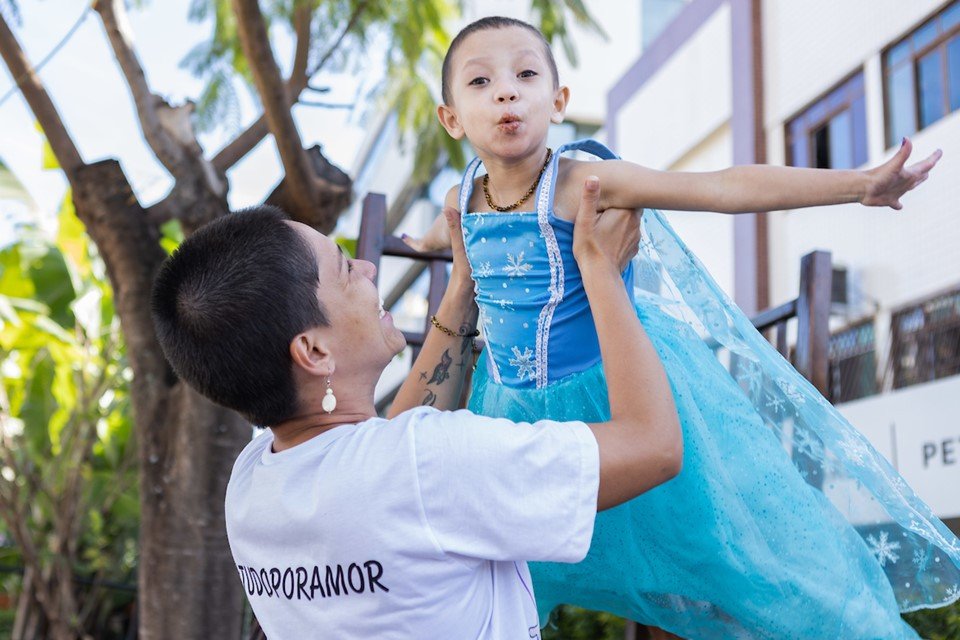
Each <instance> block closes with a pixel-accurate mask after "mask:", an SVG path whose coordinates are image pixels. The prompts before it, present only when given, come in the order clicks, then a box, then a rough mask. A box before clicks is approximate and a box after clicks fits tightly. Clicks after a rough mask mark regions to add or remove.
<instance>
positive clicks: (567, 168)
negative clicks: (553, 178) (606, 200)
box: [553, 157, 607, 222]
mask: <svg viewBox="0 0 960 640" xmlns="http://www.w3.org/2000/svg"><path fill="white" fill-rule="evenodd" d="M603 162H607V161H605V160H600V161H596V160H576V159H574V158H565V157H561V158H560V161H559V162H558V164H557V185H556V187H555V188H554V192H553V213H554V215H556V216H557V217H558V218H562V219H564V220H569V221H570V222H573V221H574V219H576V217H577V209H579V208H580V196H581V194H582V190H583V183H584V181H586V179H587V178H588V177H589V176H592V175H598V174H600V173H602V171H600V170H599V168H600V165H601V164H602V163H603ZM600 191H601V193H602V191H603V181H602V180H601V182H600Z"/></svg>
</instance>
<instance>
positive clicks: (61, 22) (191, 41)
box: [0, 0, 375, 244]
mask: <svg viewBox="0 0 960 640" xmlns="http://www.w3.org/2000/svg"><path fill="white" fill-rule="evenodd" d="M90 4H91V2H89V0H21V1H20V12H21V16H22V22H21V24H20V25H16V24H12V25H11V26H12V27H13V29H14V33H15V35H16V37H17V39H18V40H19V42H20V45H21V46H22V47H23V49H24V51H25V52H26V55H27V57H28V58H29V60H30V61H31V63H32V64H33V65H34V66H36V65H37V64H38V63H39V62H40V61H41V60H42V59H43V58H44V56H46V55H47V54H48V53H49V52H50V51H51V50H52V49H53V48H54V47H55V46H56V45H57V43H58V42H59V41H60V40H61V38H63V36H64V35H65V34H66V33H67V32H68V31H70V29H71V27H72V26H73V25H74V24H75V23H76V22H77V21H78V19H81V17H82V22H81V24H80V26H79V28H78V29H77V30H76V32H75V33H74V34H73V35H72V37H71V38H70V39H69V41H68V42H67V43H66V45H64V46H63V47H62V48H61V49H60V50H59V52H57V53H56V55H54V56H53V57H52V58H51V59H50V61H49V62H48V63H47V64H46V65H45V66H44V67H43V68H42V69H41V71H40V78H41V80H42V82H43V84H44V86H45V87H46V89H47V92H48V93H49V94H50V95H51V97H52V99H53V102H54V104H55V105H56V107H57V109H58V110H59V112H60V115H61V117H62V118H63V120H64V122H65V125H66V127H67V130H68V131H69V132H70V134H71V136H72V138H73V140H74V143H75V144H76V145H77V147H78V148H79V151H80V154H81V156H82V157H83V159H84V161H85V162H88V163H89V162H95V161H97V160H102V159H106V158H117V159H118V160H119V161H120V163H121V165H122V167H123V169H124V172H125V173H126V175H127V178H128V179H129V180H130V182H131V184H132V185H133V188H134V191H135V192H136V193H137V196H138V197H139V199H140V202H141V204H142V205H144V206H149V205H150V204H152V203H154V202H156V201H157V200H159V199H161V198H162V197H163V196H164V195H165V194H166V193H167V192H168V190H169V189H170V187H171V186H172V180H171V179H170V176H169V174H168V173H167V172H166V170H165V169H164V168H163V166H162V165H160V164H159V163H158V162H157V161H156V159H155V157H154V155H153V153H152V152H151V151H150V149H149V147H148V146H147V144H146V142H145V141H144V139H143V135H142V133H141V130H140V127H139V123H138V121H137V117H136V111H135V109H134V106H133V100H132V97H131V95H130V93H129V91H128V89H127V86H126V83H125V81H124V80H123V78H122V76H121V74H120V70H119V67H118V65H117V63H116V60H115V58H114V57H113V54H112V51H111V49H110V47H109V43H108V41H107V38H106V36H105V34H104V31H103V26H102V24H101V22H100V18H99V15H98V14H97V13H96V12H94V11H92V10H89V11H88V10H87V7H88V6H89V5H90ZM141 4H143V5H144V6H143V7H142V8H141V9H131V11H130V23H131V29H132V33H133V39H134V43H135V46H136V50H137V53H138V55H139V58H140V62H141V64H142V65H143V67H144V69H145V72H146V75H147V82H148V83H149V84H150V86H151V89H152V90H153V92H154V93H156V94H159V95H161V96H163V97H164V98H166V99H167V100H168V101H169V102H170V103H172V104H175V105H176V104H181V103H182V102H183V101H184V100H187V99H196V98H197V97H198V96H199V95H200V92H201V91H202V89H203V86H204V84H203V81H202V80H201V79H198V78H195V77H194V76H193V75H192V74H191V73H190V72H189V71H187V70H185V69H182V68H180V63H181V61H182V60H183V59H184V57H185V56H186V55H187V53H188V52H189V51H190V50H191V49H192V48H193V47H194V46H195V45H196V44H197V43H200V42H202V41H204V40H206V39H208V38H209V36H210V34H211V32H212V28H213V25H212V22H209V21H208V22H206V23H194V22H190V21H189V20H188V18H187V14H188V9H189V4H190V3H189V0H148V1H147V2H143V3H141ZM271 37H272V39H273V42H274V47H275V54H276V56H277V61H278V64H280V66H281V68H282V69H284V70H287V69H289V66H290V60H291V59H292V42H291V40H290V38H289V37H288V36H287V34H286V32H285V31H283V30H282V29H281V28H276V29H275V30H274V32H273V33H271ZM372 75H375V70H369V69H368V70H366V71H365V72H361V73H352V74H338V75H333V74H323V73H321V74H320V75H318V76H317V77H316V78H315V79H314V84H318V85H323V86H330V87H331V89H332V90H331V91H330V93H328V94H325V95H323V96H321V98H320V99H322V100H323V101H326V102H331V103H349V102H353V101H354V99H355V97H356V95H357V92H358V88H360V87H361V83H364V85H363V86H367V85H368V84H369V82H370V81H371V78H370V76H372ZM14 84H15V82H14V79H13V78H12V77H11V75H10V72H9V70H8V69H7V68H6V66H5V65H2V64H0V99H2V98H3V97H4V96H6V95H7V93H8V91H9V90H10V89H11V88H12V87H13V86H14ZM238 95H239V96H240V98H241V121H242V125H241V126H242V127H244V126H246V125H247V124H248V123H250V122H252V121H253V120H254V119H256V117H257V116H258V115H259V113H260V110H259V107H257V106H256V105H255V103H254V102H253V100H252V98H250V97H249V95H248V93H247V92H246V90H245V89H243V88H241V89H240V90H239V91H238ZM294 116H295V118H296V120H297V123H298V126H299V128H300V133H301V137H302V140H303V143H304V146H305V147H310V146H312V145H314V144H320V145H322V146H323V149H324V153H325V154H326V155H327V157H328V158H330V159H331V160H332V161H333V162H334V163H335V164H337V165H338V166H340V167H341V168H342V169H344V170H345V171H347V172H348V173H350V171H351V168H352V165H353V162H354V159H355V157H356V154H357V152H358V149H359V147H360V145H361V143H362V141H363V138H364V135H365V133H364V130H363V127H362V117H361V116H362V109H358V110H355V111H347V110H341V109H321V108H316V107H303V106H298V107H296V108H295V109H294ZM238 132H239V131H237V130H224V129H222V128H221V129H220V130H218V131H213V132H210V133H208V134H204V135H202V136H201V138H200V143H201V145H202V146H203V148H204V149H205V151H206V154H207V157H212V156H213V155H214V154H215V153H216V151H217V150H219V149H220V148H221V147H222V146H223V145H224V144H225V143H226V142H227V141H229V140H230V139H232V137H233V136H234V135H236V134H237V133H238ZM41 152H42V138H41V136H40V134H39V132H38V131H37V129H36V125H35V118H34V117H33V114H32V113H31V112H30V110H29V108H28V107H27V104H26V101H25V100H24V99H23V97H22V96H21V95H20V94H19V92H16V93H15V94H14V95H12V96H9V97H7V99H6V100H5V101H4V102H3V103H2V104H0V159H2V161H3V162H4V163H5V164H6V165H7V166H8V167H9V168H10V169H11V170H12V171H13V173H14V174H15V175H16V177H17V178H18V179H19V180H20V181H21V182H22V183H23V184H24V185H25V186H26V188H27V190H28V191H29V192H30V193H31V195H32V196H33V198H34V199H35V200H36V202H37V204H38V209H39V211H40V215H41V217H42V218H43V219H42V220H41V223H42V224H44V223H45V224H44V226H48V225H49V220H50V219H51V218H52V216H53V215H54V213H55V212H56V211H57V210H58V208H59V204H60V202H61V201H62V199H63V196H64V193H65V189H66V181H65V180H64V178H63V175H62V173H61V172H59V171H49V170H43V169H42V167H41ZM281 175H282V169H281V166H280V163H279V159H278V156H277V153H276V148H275V146H274V144H273V142H272V140H271V139H270V137H269V136H268V137H267V138H266V139H265V140H264V142H261V143H260V145H259V146H258V147H257V148H256V149H254V151H252V152H251V153H250V154H248V155H247V157H246V158H244V159H243V160H242V161H241V162H240V163H238V164H237V165H236V166H235V167H234V168H233V169H232V170H231V171H230V172H229V173H228V178H229V179H230V185H231V188H230V192H229V201H230V205H231V207H233V208H238V207H242V206H246V205H251V204H257V203H259V202H262V201H263V199H264V197H265V196H266V195H267V194H268V193H269V192H270V191H271V190H272V189H273V187H274V186H275V185H276V183H277V182H278V181H279V179H280V176H281ZM9 212H10V209H9V207H8V208H7V212H6V215H4V208H3V203H0V244H4V241H5V240H9V237H10V235H11V223H10V220H9V217H10V216H9Z"/></svg>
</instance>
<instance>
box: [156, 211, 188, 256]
mask: <svg viewBox="0 0 960 640" xmlns="http://www.w3.org/2000/svg"><path fill="white" fill-rule="evenodd" d="M160 234H161V238H160V246H161V247H163V250H164V251H166V252H167V255H169V254H171V253H173V252H174V251H176V249H177V247H179V246H180V243H181V242H183V225H181V224H180V221H179V220H177V219H176V218H174V219H173V220H167V221H166V222H164V223H163V225H162V226H161V227H160Z"/></svg>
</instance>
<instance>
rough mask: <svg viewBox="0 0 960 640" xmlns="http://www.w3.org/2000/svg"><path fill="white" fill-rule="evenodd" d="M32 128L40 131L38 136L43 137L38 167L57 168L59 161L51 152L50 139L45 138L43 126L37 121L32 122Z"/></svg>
mask: <svg viewBox="0 0 960 640" xmlns="http://www.w3.org/2000/svg"><path fill="white" fill-rule="evenodd" d="M33 126H34V128H35V129H36V130H37V131H39V132H40V136H41V137H42V138H43V142H42V145H43V147H42V149H41V151H40V168H41V169H59V168H60V163H59V162H57V156H56V154H55V153H54V152H53V147H51V146H50V141H49V140H47V135H46V134H45V133H44V132H43V127H41V126H40V123H39V122H36V121H35V122H34V123H33Z"/></svg>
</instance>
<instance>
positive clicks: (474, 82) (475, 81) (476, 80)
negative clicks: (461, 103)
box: [469, 78, 487, 86]
mask: <svg viewBox="0 0 960 640" xmlns="http://www.w3.org/2000/svg"><path fill="white" fill-rule="evenodd" d="M486 82H487V79H486V78H474V79H473V80H471V81H470V83H469V84H471V85H477V86H482V85H484V84H486Z"/></svg>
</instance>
